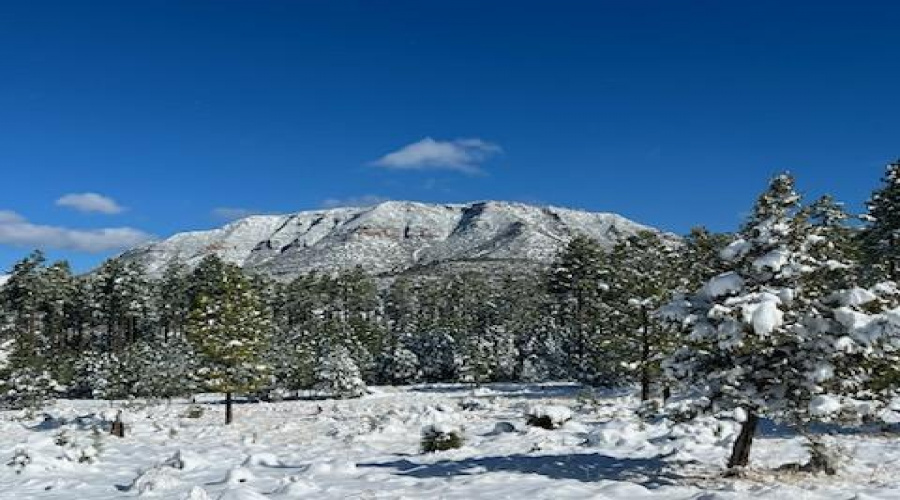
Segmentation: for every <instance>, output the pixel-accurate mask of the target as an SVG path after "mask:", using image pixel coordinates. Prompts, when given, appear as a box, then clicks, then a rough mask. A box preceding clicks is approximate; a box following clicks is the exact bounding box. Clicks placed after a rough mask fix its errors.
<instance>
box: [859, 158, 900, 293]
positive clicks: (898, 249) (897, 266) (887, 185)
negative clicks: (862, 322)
mask: <svg viewBox="0 0 900 500" xmlns="http://www.w3.org/2000/svg"><path fill="white" fill-rule="evenodd" d="M867 207H868V214H866V216H865V219H866V221H867V222H868V225H867V226H866V227H865V228H864V229H863V231H862V233H861V235H860V243H861V246H862V250H863V253H862V257H863V262H864V264H866V266H867V268H869V269H871V270H872V271H873V274H874V277H873V281H878V280H883V279H888V280H891V281H895V282H896V281H900V160H897V161H895V162H893V163H890V164H889V165H888V166H887V169H886V172H885V175H884V177H883V178H882V186H881V187H880V188H879V189H877V190H876V191H875V192H874V193H872V196H871V198H870V199H869V202H868V204H867Z"/></svg>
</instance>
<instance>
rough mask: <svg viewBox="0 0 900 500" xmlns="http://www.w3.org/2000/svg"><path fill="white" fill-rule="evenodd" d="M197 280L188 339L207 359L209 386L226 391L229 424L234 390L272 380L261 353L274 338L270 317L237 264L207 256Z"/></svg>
mask: <svg viewBox="0 0 900 500" xmlns="http://www.w3.org/2000/svg"><path fill="white" fill-rule="evenodd" d="M197 269H198V271H195V273H194V279H197V280H201V279H202V280H203V281H202V282H198V283H197V287H196V290H198V292H197V295H195V296H194V300H193V304H192V306H191V312H190V316H189V320H188V325H187V337H188V340H189V341H190V342H191V344H192V345H193V346H194V348H195V349H196V351H197V352H198V353H199V354H200V356H201V357H202V359H203V365H204V366H203V368H202V369H201V370H200V376H201V378H202V380H203V382H204V385H206V386H207V387H209V388H210V389H211V390H214V391H217V392H224V393H225V404H226V408H225V423H226V424H230V423H231V421H232V394H233V393H241V392H250V391H254V390H257V389H259V388H261V387H263V386H264V385H265V384H267V383H269V381H270V377H271V369H270V367H268V366H266V365H264V364H263V363H262V354H263V352H264V351H265V349H266V347H267V346H268V344H269V341H270V338H271V333H272V332H271V328H272V324H271V319H270V317H269V314H268V313H267V312H266V311H265V309H264V307H263V304H262V303H261V301H260V299H259V297H258V295H257V292H256V290H255V289H254V288H253V287H252V286H251V284H250V282H249V281H248V280H247V278H245V277H244V275H243V272H242V271H241V269H240V268H238V267H237V266H234V265H232V264H224V263H222V262H221V261H220V260H219V259H218V257H215V256H212V257H207V258H205V259H204V260H203V262H201V264H200V265H199V266H198V268H197Z"/></svg>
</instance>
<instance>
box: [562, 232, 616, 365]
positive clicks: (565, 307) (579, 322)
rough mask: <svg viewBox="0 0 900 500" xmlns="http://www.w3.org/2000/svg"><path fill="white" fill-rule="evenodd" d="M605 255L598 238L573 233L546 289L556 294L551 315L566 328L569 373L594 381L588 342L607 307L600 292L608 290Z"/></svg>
mask: <svg viewBox="0 0 900 500" xmlns="http://www.w3.org/2000/svg"><path fill="white" fill-rule="evenodd" d="M605 259H606V257H605V255H604V253H603V250H602V249H601V248H600V245H599V243H597V241H595V240H593V239H591V238H589V237H587V236H582V235H579V236H576V237H575V238H573V239H572V240H571V241H570V242H569V244H568V245H567V246H566V248H565V249H564V250H563V251H562V253H561V254H560V256H559V257H558V259H557V261H556V262H555V263H554V264H553V267H552V269H551V271H550V276H549V282H548V290H549V292H550V293H551V294H552V295H553V296H554V297H555V298H556V310H555V312H554V316H555V317H556V318H558V322H559V327H560V328H562V329H563V330H564V331H565V332H566V339H565V341H566V344H567V346H566V349H567V350H568V351H569V358H570V366H569V374H570V376H573V377H575V378H577V379H579V380H585V381H588V382H595V381H596V380H597V378H598V370H597V367H596V362H595V358H594V356H595V355H596V354H597V352H596V349H593V348H592V346H591V344H592V342H594V341H595V340H596V339H597V337H598V336H601V334H600V332H599V329H600V325H601V324H602V322H603V320H605V319H606V316H607V313H608V312H609V310H608V308H606V307H605V304H604V301H603V295H604V294H605V293H606V292H607V291H608V285H607V284H606V283H605V280H606V276H605V275H604V266H605V265H606V263H605Z"/></svg>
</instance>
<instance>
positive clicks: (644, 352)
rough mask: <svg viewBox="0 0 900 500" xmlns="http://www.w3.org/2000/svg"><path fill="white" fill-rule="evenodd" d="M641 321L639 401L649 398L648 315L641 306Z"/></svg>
mask: <svg viewBox="0 0 900 500" xmlns="http://www.w3.org/2000/svg"><path fill="white" fill-rule="evenodd" d="M641 321H643V323H644V327H643V328H642V330H643V335H642V338H641V344H642V345H641V401H648V400H649V399H650V331H649V330H650V317H649V315H648V314H647V309H646V308H643V307H642V308H641Z"/></svg>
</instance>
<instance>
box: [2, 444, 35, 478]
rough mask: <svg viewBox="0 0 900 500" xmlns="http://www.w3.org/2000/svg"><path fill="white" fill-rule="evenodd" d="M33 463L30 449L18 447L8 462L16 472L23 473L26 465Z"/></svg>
mask: <svg viewBox="0 0 900 500" xmlns="http://www.w3.org/2000/svg"><path fill="white" fill-rule="evenodd" d="M30 463H31V455H29V454H28V450H26V449H25V448H22V447H21V446H20V447H16V451H15V452H13V457H12V459H11V460H10V461H9V462H7V463H6V465H8V466H10V467H12V468H13V469H14V470H15V471H16V474H21V473H22V471H23V470H25V467H26V466H28V464H30Z"/></svg>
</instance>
